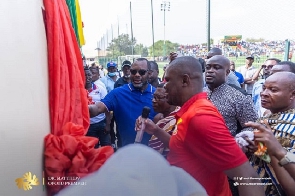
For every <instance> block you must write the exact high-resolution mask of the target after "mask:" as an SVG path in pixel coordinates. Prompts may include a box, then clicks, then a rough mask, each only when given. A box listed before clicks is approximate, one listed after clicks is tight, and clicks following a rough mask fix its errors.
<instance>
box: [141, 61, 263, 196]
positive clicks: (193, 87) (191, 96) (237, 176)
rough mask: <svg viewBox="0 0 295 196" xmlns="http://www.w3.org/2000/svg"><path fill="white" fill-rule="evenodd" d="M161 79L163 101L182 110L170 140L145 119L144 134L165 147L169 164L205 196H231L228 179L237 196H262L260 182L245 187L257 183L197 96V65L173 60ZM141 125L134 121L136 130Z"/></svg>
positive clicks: (202, 97) (216, 117)
mask: <svg viewBox="0 0 295 196" xmlns="http://www.w3.org/2000/svg"><path fill="white" fill-rule="evenodd" d="M165 80H166V85H165V89H166V93H167V100H168V103H169V104H171V105H179V106H182V108H181V109H180V110H179V111H178V112H177V113H176V116H175V117H176V119H177V128H176V129H175V130H176V131H174V133H173V134H172V136H170V135H169V134H168V133H167V132H165V131H164V130H162V129H161V128H159V127H158V126H157V125H155V124H154V123H153V122H152V121H151V120H149V119H147V120H146V121H145V129H144V130H145V131H146V132H148V133H149V134H154V135H155V136H156V137H158V138H159V139H160V140H161V141H162V142H163V143H164V144H166V145H167V146H169V148H170V152H169V154H168V158H167V160H168V161H169V163H170V164H171V165H174V166H177V167H180V168H183V169H184V170H185V171H186V172H188V173H189V174H190V175H191V176H193V177H194V178H195V179H196V180H197V181H198V182H200V183H201V185H203V186H204V188H205V189H206V191H207V193H208V195H222V196H228V195H231V191H230V188H229V184H228V181H227V176H228V177H229V178H231V179H234V180H236V185H237V186H238V189H239V194H240V195H241V196H243V195H245V196H246V195H247V196H248V195H255V196H259V195H261V196H262V195H264V192H263V186H262V184H259V185H258V184H256V185H252V186H251V185H250V184H249V183H261V182H260V181H259V180H258V175H257V173H256V172H255V171H254V169H253V168H252V166H251V165H250V164H249V162H248V159H247V157H246V156H245V154H244V153H243V152H242V150H241V149H240V148H239V147H238V145H237V144H236V142H235V140H234V138H233V137H232V136H231V135H230V132H229V131H228V129H227V127H226V125H225V122H224V120H223V118H222V116H221V114H220V113H219V112H218V110H217V109H216V107H215V106H213V104H212V103H211V102H210V101H209V100H207V94H206V93H204V92H202V89H203V75H202V68H201V65H200V63H199V61H198V60H197V59H195V58H193V57H188V56H185V57H179V58H176V59H175V60H174V61H172V62H171V64H170V65H169V67H168V68H167V70H166V74H165ZM141 126H142V125H141V117H139V118H138V119H137V122H136V130H140V129H141ZM243 183H245V184H243ZM247 183H248V184H247ZM246 184H247V185H246Z"/></svg>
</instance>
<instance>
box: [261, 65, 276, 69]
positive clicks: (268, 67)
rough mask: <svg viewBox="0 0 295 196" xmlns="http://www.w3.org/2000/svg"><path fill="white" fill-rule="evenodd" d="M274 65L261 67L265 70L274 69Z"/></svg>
mask: <svg viewBox="0 0 295 196" xmlns="http://www.w3.org/2000/svg"><path fill="white" fill-rule="evenodd" d="M273 66H274V65H267V66H266V65H262V66H261V67H262V68H263V69H265V68H267V69H271V68H272V67H273Z"/></svg>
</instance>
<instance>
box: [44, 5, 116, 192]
mask: <svg viewBox="0 0 295 196" xmlns="http://www.w3.org/2000/svg"><path fill="white" fill-rule="evenodd" d="M44 7H45V13H46V33H47V45H48V68H49V90H50V92H49V102H50V120H51V134H49V135H47V136H46V137H45V152H44V155H45V160H44V164H45V175H46V185H47V189H48V194H49V195H53V194H54V193H57V192H58V191H59V190H60V189H61V188H63V187H64V186H65V185H64V184H65V183H64V184H62V183H58V181H59V180H58V178H57V177H59V178H61V180H60V181H64V179H65V178H63V177H66V176H69V177H75V176H77V177H83V176H85V175H87V174H88V173H91V172H93V171H96V170H97V169H99V167H100V166H101V165H102V164H103V163H104V162H105V161H106V159H107V158H108V157H109V156H110V155H111V154H112V153H113V149H112V148H111V147H102V148H98V149H94V145H95V144H96V143H97V142H98V139H96V138H92V137H86V136H85V134H86V132H87V129H88V127H89V111H88V99H87V94H86V91H85V88H84V81H85V79H84V77H85V76H84V68H83V63H82V57H81V53H80V49H79V47H78V42H77V40H76V37H75V34H74V30H73V28H72V25H71V19H70V15H69V11H68V8H67V5H66V3H65V0H44ZM53 177H54V178H53ZM49 179H50V180H49ZM69 182H71V181H69Z"/></svg>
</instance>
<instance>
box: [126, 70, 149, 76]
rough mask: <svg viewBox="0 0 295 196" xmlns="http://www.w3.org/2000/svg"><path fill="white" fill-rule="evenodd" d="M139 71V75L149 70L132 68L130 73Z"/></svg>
mask: <svg viewBox="0 0 295 196" xmlns="http://www.w3.org/2000/svg"><path fill="white" fill-rule="evenodd" d="M137 72H138V73H139V75H141V76H143V75H145V74H146V72H148V70H145V69H140V70H136V69H130V73H131V74H132V75H136V73H137Z"/></svg>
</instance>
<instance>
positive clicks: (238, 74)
mask: <svg viewBox="0 0 295 196" xmlns="http://www.w3.org/2000/svg"><path fill="white" fill-rule="evenodd" d="M235 69H236V65H235V62H233V61H230V70H231V71H232V72H233V73H234V74H235V75H236V76H237V78H238V82H239V83H240V85H241V87H242V88H243V87H244V77H243V75H242V74H241V73H240V72H237V71H236V70H235Z"/></svg>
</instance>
